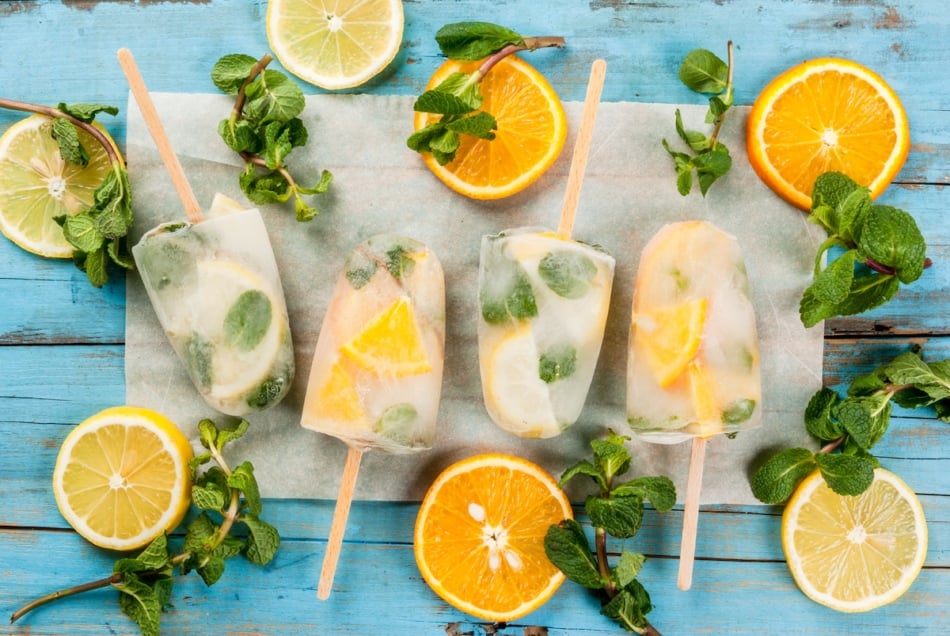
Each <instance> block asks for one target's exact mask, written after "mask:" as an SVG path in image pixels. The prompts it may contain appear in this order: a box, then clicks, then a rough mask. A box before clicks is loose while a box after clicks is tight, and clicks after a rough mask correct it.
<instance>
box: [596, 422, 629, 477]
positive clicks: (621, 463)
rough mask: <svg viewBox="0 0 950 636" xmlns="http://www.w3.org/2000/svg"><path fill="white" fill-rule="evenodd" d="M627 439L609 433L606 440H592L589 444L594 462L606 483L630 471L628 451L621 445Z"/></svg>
mask: <svg viewBox="0 0 950 636" xmlns="http://www.w3.org/2000/svg"><path fill="white" fill-rule="evenodd" d="M628 439H629V438H628V437H623V436H620V435H616V434H614V433H612V432H611V434H610V435H609V436H608V437H607V439H606V440H601V439H593V440H591V442H590V446H591V448H592V449H593V450H594V462H595V463H596V464H597V467H598V468H599V469H600V470H601V471H603V473H604V475H605V476H606V478H607V481H608V482H609V481H611V480H612V479H613V478H614V477H616V476H618V475H622V474H624V473H625V472H627V471H628V470H630V462H631V457H630V451H628V450H627V447H626V446H624V444H623V443H624V441H626V440H628Z"/></svg>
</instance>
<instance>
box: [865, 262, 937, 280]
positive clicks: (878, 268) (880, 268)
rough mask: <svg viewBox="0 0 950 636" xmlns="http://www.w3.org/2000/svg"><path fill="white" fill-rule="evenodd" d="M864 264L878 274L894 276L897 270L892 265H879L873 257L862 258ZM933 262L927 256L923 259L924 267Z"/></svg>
mask: <svg viewBox="0 0 950 636" xmlns="http://www.w3.org/2000/svg"><path fill="white" fill-rule="evenodd" d="M864 264H865V265H867V266H868V267H870V268H871V269H873V270H874V271H875V272H877V273H879V274H887V275H888V276H894V275H895V274H897V270H895V269H894V268H893V267H888V266H887V265H881V264H880V263H878V262H877V261H875V260H874V259H873V258H866V259H864ZM933 264H934V262H933V261H932V260H930V259H929V258H925V259H924V269H927V268H928V267H930V266H932V265H933Z"/></svg>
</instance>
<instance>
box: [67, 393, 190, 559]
mask: <svg viewBox="0 0 950 636" xmlns="http://www.w3.org/2000/svg"><path fill="white" fill-rule="evenodd" d="M192 457H193V454H192V450H191V445H190V444H189V442H188V439H187V438H186V437H185V436H184V435H183V434H182V433H181V431H180V430H178V427H176V426H175V425H174V424H173V423H172V422H171V421H170V420H169V419H168V418H166V417H165V416H163V415H161V414H160V413H157V412H155V411H151V410H149V409H143V408H136V407H131V406H118V407H113V408H108V409H105V410H104V411H100V412H99V413H96V414H95V415H93V416H92V417H90V418H89V419H87V420H85V421H84V422H82V423H81V424H79V425H78V426H77V427H76V428H74V429H73V430H72V432H70V433H69V435H67V436H66V439H65V441H64V442H63V444H62V446H61V447H60V450H59V455H58V457H57V458H56V467H55V469H54V470H53V494H54V495H55V497H56V505H57V506H59V511H60V512H61V513H62V515H63V517H64V518H65V519H66V521H67V522H69V525H71V526H72V527H73V528H74V529H75V530H76V532H78V533H79V534H80V535H82V536H83V537H85V538H86V539H88V540H89V541H90V542H92V543H94V544H95V545H97V546H100V547H102V548H108V549H110V550H135V549H138V548H141V547H143V546H145V545H147V544H148V543H150V542H151V541H152V540H153V539H155V537H157V536H159V535H160V534H162V533H163V532H171V531H172V530H174V529H175V528H176V527H177V526H178V524H179V523H181V520H182V519H183V518H184V517H185V513H187V512H188V507H189V506H190V504H191V469H190V468H189V466H188V463H189V462H190V461H191V459H192Z"/></svg>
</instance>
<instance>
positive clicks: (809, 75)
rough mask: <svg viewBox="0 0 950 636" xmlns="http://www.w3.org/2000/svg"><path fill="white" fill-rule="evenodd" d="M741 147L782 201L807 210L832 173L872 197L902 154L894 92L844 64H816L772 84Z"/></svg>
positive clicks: (902, 131) (901, 120)
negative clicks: (823, 177)
mask: <svg viewBox="0 0 950 636" xmlns="http://www.w3.org/2000/svg"><path fill="white" fill-rule="evenodd" d="M746 144H747V149H748V153H749V161H750V163H751V164H752V167H753V168H754V169H755V171H756V172H757V173H758V175H759V177H760V178H761V179H762V180H763V181H764V182H765V183H766V184H767V185H768V186H769V187H770V188H772V189H773V190H774V191H775V192H776V193H777V194H778V195H779V196H781V197H782V198H784V199H785V200H786V201H788V202H789V203H791V204H792V205H795V206H797V207H799V208H801V209H803V210H808V209H809V208H810V206H811V191H812V187H813V185H814V183H815V179H816V178H817V177H818V175H820V174H822V173H824V172H829V171H836V172H842V173H844V174H846V175H848V176H849V177H850V178H851V179H853V180H854V181H855V182H857V183H858V184H860V185H863V186H867V187H868V188H869V189H870V191H871V196H872V197H875V196H877V195H879V194H880V193H881V192H882V191H883V190H884V188H886V187H887V185H888V184H889V183H890V182H891V180H892V179H893V178H894V177H895V176H896V175H897V173H898V172H899V171H900V169H901V167H902V166H903V165H904V161H905V160H906V159H907V153H908V151H909V149H910V132H909V127H908V121H907V114H906V113H905V111H904V107H903V106H902V105H901V102H900V99H898V97H897V95H896V94H895V93H894V90H893V89H892V88H891V87H890V86H888V84H887V83H886V82H885V81H884V80H883V79H882V78H881V77H880V76H879V75H877V74H876V73H874V72H873V71H871V70H870V69H868V68H865V67H864V66H861V65H860V64H858V63H856V62H852V61H850V60H844V59H838V58H819V59H815V60H809V61H807V62H804V63H802V64H800V65H798V66H795V67H793V68H791V69H789V70H787V71H785V72H784V73H782V74H781V75H779V76H778V77H776V78H775V79H774V80H772V82H771V83H769V85H768V86H766V87H765V89H764V90H763V91H762V93H761V94H760V95H759V96H758V98H757V99H756V100H755V103H754V104H753V106H752V111H751V112H750V114H749V120H748V127H747V137H746Z"/></svg>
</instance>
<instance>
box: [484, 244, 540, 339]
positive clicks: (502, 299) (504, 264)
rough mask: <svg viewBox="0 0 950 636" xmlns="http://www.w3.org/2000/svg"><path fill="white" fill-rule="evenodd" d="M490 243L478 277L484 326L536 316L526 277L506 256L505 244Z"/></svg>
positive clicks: (529, 284)
mask: <svg viewBox="0 0 950 636" xmlns="http://www.w3.org/2000/svg"><path fill="white" fill-rule="evenodd" d="M491 243H492V245H489V246H488V248H487V250H486V251H485V253H484V256H483V261H484V262H483V263H482V268H483V269H482V272H483V273H482V275H480V276H479V290H478V298H479V304H480V306H481V311H482V317H483V318H484V319H485V322H487V323H488V324H491V325H502V324H509V323H511V322H514V321H519V320H527V319H529V318H533V317H534V316H537V315H538V305H537V303H536V302H535V298H534V289H533V288H532V287H531V281H530V279H528V275H527V273H525V271H524V270H523V269H522V268H521V265H520V264H518V263H517V262H516V261H514V260H511V259H509V258H507V257H506V256H505V255H504V254H503V245H504V244H503V242H500V241H495V240H491ZM488 272H490V274H491V275H490V277H489V276H488V275H487V274H486V273H488Z"/></svg>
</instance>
